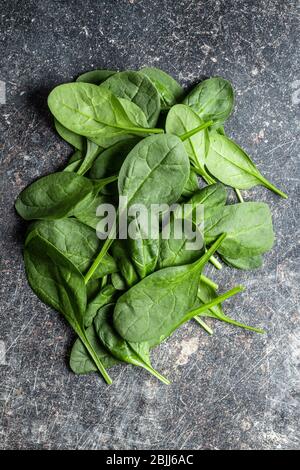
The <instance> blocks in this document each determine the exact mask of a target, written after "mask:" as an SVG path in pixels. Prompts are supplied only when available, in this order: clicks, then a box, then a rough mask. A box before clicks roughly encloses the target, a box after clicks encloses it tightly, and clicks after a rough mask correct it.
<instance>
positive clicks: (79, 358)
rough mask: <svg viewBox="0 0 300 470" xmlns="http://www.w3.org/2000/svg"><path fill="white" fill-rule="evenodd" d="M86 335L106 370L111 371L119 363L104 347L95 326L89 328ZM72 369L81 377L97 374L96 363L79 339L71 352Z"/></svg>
mask: <svg viewBox="0 0 300 470" xmlns="http://www.w3.org/2000/svg"><path fill="white" fill-rule="evenodd" d="M85 335H86V337H87V339H88V341H89V343H90V344H91V345H92V347H93V349H94V351H95V353H96V354H97V356H98V357H99V358H100V360H101V362H102V364H103V366H104V367H105V369H109V368H110V367H112V366H114V365H115V364H117V363H118V362H119V361H118V360H117V359H116V358H115V357H114V356H112V355H111V354H110V353H109V352H108V351H107V349H105V348H104V346H102V344H101V343H100V340H99V338H98V335H97V334H96V332H95V328H94V325H91V326H89V328H87V329H86V330H85ZM70 368H71V370H72V371H73V372H74V373H75V374H79V375H83V374H89V373H90V372H97V367H96V366H95V363H94V361H93V360H92V358H91V357H90V355H89V353H88V352H87V350H86V348H85V346H84V344H83V342H82V341H81V339H79V338H77V339H76V341H75V343H74V345H73V347H72V350H71V354H70Z"/></svg>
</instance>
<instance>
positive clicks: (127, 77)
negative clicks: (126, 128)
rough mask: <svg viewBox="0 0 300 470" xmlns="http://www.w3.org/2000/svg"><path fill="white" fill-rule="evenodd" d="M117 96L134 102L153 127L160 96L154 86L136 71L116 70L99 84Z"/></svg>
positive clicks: (156, 118) (158, 109) (158, 111)
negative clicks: (116, 71)
mask: <svg viewBox="0 0 300 470" xmlns="http://www.w3.org/2000/svg"><path fill="white" fill-rule="evenodd" d="M100 88H105V89H107V90H110V91H111V92H112V93H113V94H114V95H115V96H117V97H118V98H123V99H126V100H129V101H132V103H135V104H136V105H137V106H138V107H139V108H141V110H142V111H143V113H144V114H145V116H146V119H147V121H148V123H149V127H154V126H155V125H156V123H157V120H158V116H159V113H160V98H159V94H158V92H157V90H156V87H155V86H154V85H153V84H152V82H151V81H150V80H149V78H147V77H146V76H144V75H142V74H140V73H138V72H132V71H128V72H118V73H115V74H114V75H112V76H111V77H109V78H108V79H107V80H105V82H103V83H102V84H101V85H100Z"/></svg>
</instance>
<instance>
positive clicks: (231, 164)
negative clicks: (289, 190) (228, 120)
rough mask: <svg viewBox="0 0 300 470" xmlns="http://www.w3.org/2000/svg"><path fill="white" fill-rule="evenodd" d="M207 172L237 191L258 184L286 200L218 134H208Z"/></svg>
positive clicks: (241, 152) (283, 195)
mask: <svg viewBox="0 0 300 470" xmlns="http://www.w3.org/2000/svg"><path fill="white" fill-rule="evenodd" d="M206 166H207V168H208V170H209V171H210V172H211V174H212V175H214V176H215V177H216V178H218V180H219V181H221V182H222V183H224V184H227V185H228V186H232V187H233V188H238V189H250V188H253V187H254V186H257V185H259V184H261V185H263V186H265V187H266V188H268V189H270V190H271V191H273V192H275V193H277V194H279V195H280V196H281V197H284V198H287V196H286V194H284V193H283V192H282V191H281V190H280V189H278V188H276V187H275V186H274V185H273V184H272V183H270V182H269V181H268V180H266V178H264V177H263V176H262V174H261V173H260V172H259V171H258V169H257V168H256V166H255V165H254V163H253V162H252V161H251V159H250V157H249V156H248V155H247V154H246V153H245V152H244V151H243V150H242V149H241V147H239V146H238V145H237V144H236V143H235V142H233V141H232V140H230V139H229V138H228V137H226V136H224V135H221V134H219V133H218V132H210V134H209V151H208V154H207V158H206Z"/></svg>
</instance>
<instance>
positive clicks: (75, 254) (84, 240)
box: [29, 218, 118, 279]
mask: <svg viewBox="0 0 300 470" xmlns="http://www.w3.org/2000/svg"><path fill="white" fill-rule="evenodd" d="M32 231H34V232H35V233H38V234H39V235H40V236H41V237H43V239H45V240H47V241H48V242H49V243H51V244H52V245H53V246H55V248H57V249H58V250H59V251H60V252H61V253H62V254H63V255H64V256H65V257H66V258H68V260H70V261H71V262H72V263H73V264H74V265H75V266H76V267H77V269H79V271H80V272H81V273H82V274H85V273H86V271H87V270H88V268H89V266H90V264H91V261H92V260H93V259H94V258H95V257H96V255H97V253H98V252H99V249H100V248H101V241H100V240H99V238H98V237H97V235H96V233H95V231H94V230H93V229H92V228H90V227H88V226H87V225H84V224H83V223H81V222H79V221H78V220H76V219H73V218H72V219H71V218H70V219H58V220H42V221H38V222H35V223H34V224H32V226H31V229H30V232H29V233H30V234H31V233H32ZM102 244H103V242H102ZM117 271H118V267H117V264H116V262H115V260H114V259H113V258H112V256H110V255H109V254H108V253H106V255H105V257H104V258H103V262H102V263H101V265H99V266H98V268H97V269H96V271H95V272H94V275H93V278H95V279H97V278H100V277H103V276H105V275H107V274H111V273H113V272H117Z"/></svg>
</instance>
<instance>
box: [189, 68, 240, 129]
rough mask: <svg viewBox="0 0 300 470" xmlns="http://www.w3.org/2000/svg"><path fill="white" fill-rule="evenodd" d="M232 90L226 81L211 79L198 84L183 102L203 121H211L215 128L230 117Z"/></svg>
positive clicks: (232, 99) (217, 78)
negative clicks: (215, 125)
mask: <svg viewBox="0 0 300 470" xmlns="http://www.w3.org/2000/svg"><path fill="white" fill-rule="evenodd" d="M233 103H234V94H233V89H232V86H231V84H230V82H228V81H227V80H224V78H221V77H213V78H209V79H207V80H204V81H203V82H201V83H199V85H197V86H196V87H195V88H193V89H192V91H191V92H190V93H189V94H188V95H187V97H186V98H185V99H184V100H183V104H186V105H187V106H190V107H191V108H192V109H193V110H194V111H195V113H196V114H198V116H199V117H200V118H201V119H202V120H203V121H210V120H213V121H214V122H215V124H217V126H219V125H220V124H222V123H223V122H224V121H226V119H227V118H228V117H229V116H230V114H231V111H232V109H233Z"/></svg>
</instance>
